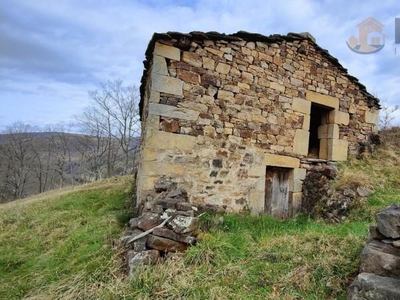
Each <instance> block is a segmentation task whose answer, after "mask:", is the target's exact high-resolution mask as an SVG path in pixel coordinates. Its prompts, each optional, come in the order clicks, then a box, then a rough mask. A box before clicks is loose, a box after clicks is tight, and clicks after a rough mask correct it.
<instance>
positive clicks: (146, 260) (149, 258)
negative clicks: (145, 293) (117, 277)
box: [128, 250, 160, 276]
mask: <svg viewBox="0 0 400 300" xmlns="http://www.w3.org/2000/svg"><path fill="white" fill-rule="evenodd" d="M159 258H160V252H159V251H158V250H148V251H142V252H136V251H132V250H131V251H129V252H128V267H129V276H131V275H132V274H133V273H134V272H135V271H136V269H137V268H138V267H139V266H143V265H150V264H154V263H156V262H157V261H158V260H159Z"/></svg>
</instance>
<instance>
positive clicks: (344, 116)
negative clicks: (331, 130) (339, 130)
mask: <svg viewBox="0 0 400 300" xmlns="http://www.w3.org/2000/svg"><path fill="white" fill-rule="evenodd" d="M349 122H350V115H349V114H348V113H345V112H342V111H339V110H336V109H334V110H331V111H330V112H329V114H328V123H335V124H340V125H349Z"/></svg>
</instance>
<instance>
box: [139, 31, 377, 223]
mask: <svg viewBox="0 0 400 300" xmlns="http://www.w3.org/2000/svg"><path fill="white" fill-rule="evenodd" d="M144 64H145V70H144V73H143V77H142V85H141V103H140V111H141V119H142V141H141V157H140V163H139V169H138V176H137V193H138V201H139V203H140V204H144V202H150V203H149V204H151V201H152V200H153V197H154V195H153V194H152V193H153V192H152V191H153V186H154V182H155V181H156V180H157V179H158V178H160V177H161V176H168V177H170V178H171V180H172V181H173V182H176V184H177V185H178V186H180V187H183V188H185V189H186V190H187V191H188V194H189V200H190V201H191V202H192V203H195V204H212V205H218V206H220V207H223V208H225V209H226V210H228V211H239V210H243V209H250V210H251V211H252V212H253V213H255V214H257V213H262V212H266V213H270V214H272V215H275V216H278V217H288V216H293V215H295V214H296V213H298V212H299V209H300V206H301V201H302V184H303V180H304V178H305V176H306V172H307V170H306V168H305V166H306V165H307V163H308V162H309V161H314V162H315V161H322V162H323V161H343V160H346V159H347V157H348V156H349V155H357V153H358V151H359V149H360V145H362V144H365V143H366V142H368V140H369V138H370V135H371V134H373V133H376V132H377V122H378V111H379V108H380V106H379V100H378V99H377V98H375V97H374V96H372V95H371V94H369V93H368V92H367V91H366V88H365V86H363V85H362V84H361V83H359V82H358V80H357V79H356V78H355V77H353V76H351V75H349V74H348V73H347V70H346V69H345V68H344V67H343V66H342V65H341V64H340V63H339V62H338V60H337V59H335V58H334V57H332V56H331V55H330V54H329V53H328V51H327V50H324V49H322V48H321V47H319V46H318V45H317V44H316V42H315V39H314V38H313V37H312V36H311V35H310V34H308V33H302V34H294V33H289V34H288V35H271V36H263V35H260V34H253V33H247V32H238V33H236V34H232V35H225V34H219V33H216V32H208V33H202V32H192V33H189V34H182V33H176V32H169V33H165V34H158V33H156V34H154V35H153V38H152V39H151V41H150V43H149V46H148V48H147V51H146V61H145V62H144Z"/></svg>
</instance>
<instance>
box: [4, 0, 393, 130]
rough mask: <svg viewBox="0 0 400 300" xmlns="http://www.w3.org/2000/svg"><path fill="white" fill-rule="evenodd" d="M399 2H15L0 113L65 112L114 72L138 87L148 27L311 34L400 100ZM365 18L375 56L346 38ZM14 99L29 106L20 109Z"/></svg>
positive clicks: (7, 16) (8, 20) (7, 24)
mask: <svg viewBox="0 0 400 300" xmlns="http://www.w3.org/2000/svg"><path fill="white" fill-rule="evenodd" d="M397 5H398V4H397V1H395V0H387V1H385V2H377V1H372V0H367V1H363V2H362V3H360V2H357V1H353V2H349V1H347V0H346V1H345V0H335V1H333V0H320V1H317V0H288V1H285V2H284V3H282V2H279V1H266V0H248V1H242V0H221V1H215V0H198V1H189V0H164V1H160V0H146V1H145V0H136V1H135V0H133V1H132V0H98V1H81V0H58V1H54V0H41V1H31V0H14V1H13V5H8V6H3V7H2V8H0V18H1V20H2V23H1V24H0V45H3V46H2V47H0V110H1V111H0V114H1V115H2V116H7V120H11V119H17V118H18V119H24V118H25V117H29V116H31V115H32V114H31V113H30V112H35V116H37V118H40V119H46V118H50V115H54V116H57V115H62V116H63V118H65V117H64V116H65V115H67V114H68V113H70V114H73V113H76V110H77V109H80V108H81V106H82V105H81V104H82V103H87V101H88V98H87V90H93V89H95V88H96V87H97V86H98V83H100V82H103V81H106V80H109V79H110V80H114V79H117V78H120V79H122V80H124V81H125V83H135V84H136V85H139V81H140V77H141V74H142V70H143V64H142V61H143V59H144V52H145V49H146V47H147V44H148V42H149V40H150V38H151V36H152V34H153V33H154V32H166V31H180V32H189V31H195V30H196V31H219V32H224V33H234V32H237V31H239V30H246V31H250V32H258V33H261V34H265V35H269V34H274V33H280V34H286V33H288V32H303V31H309V32H310V33H311V34H312V35H313V36H314V37H315V38H316V39H317V42H318V44H319V45H320V46H321V47H323V48H326V49H328V50H329V52H330V53H331V54H332V55H333V56H335V57H337V58H338V59H339V61H340V62H341V63H342V64H343V65H344V66H345V67H346V68H348V69H349V73H350V74H351V75H355V76H357V77H359V79H360V81H361V82H362V83H364V84H365V85H366V86H367V88H368V89H369V90H370V91H372V92H377V93H378V94H379V96H381V95H382V97H385V98H388V99H389V101H390V102H391V103H394V102H395V101H394V99H398V98H399V96H400V91H399V88H398V87H397V86H396V79H397V78H398V76H399V75H400V74H399V71H398V70H399V68H398V66H399V63H400V55H399V56H395V55H394V54H393V48H394V47H393V27H392V26H394V18H395V17H396V15H395V14H396V11H397V10H396V8H397ZM370 16H372V17H375V18H376V19H377V20H379V21H380V22H382V23H383V24H384V25H385V32H387V35H388V41H387V45H386V46H385V48H384V49H383V50H382V51H381V52H379V53H377V54H375V55H366V56H362V55H358V54H355V53H353V52H351V51H350V50H349V49H348V48H347V45H346V40H347V39H348V38H349V37H350V36H351V35H352V34H356V33H357V28H356V26H357V24H358V23H359V22H361V21H362V20H364V19H366V18H368V17H370ZM4 45H5V46H4ZM398 50H399V53H400V47H399V49H398ZM5 99H7V101H6V100H5ZM15 99H17V100H15ZM31 99H34V101H33V100H31ZM51 99H52V100H51ZM16 103H18V105H25V106H26V107H27V109H26V111H24V112H22V111H21V112H18V110H16V109H15V108H14V106H15V105H16ZM33 103H35V105H39V106H40V103H43V104H44V105H45V109H42V110H40V111H39V110H37V109H36V108H35V107H33ZM51 103H57V105H51ZM58 103H62V104H63V105H60V104H58ZM64 104H65V105H64ZM28 107H30V110H29V109H28ZM60 110H62V111H60ZM35 118H36V117H35ZM3 119H4V118H3ZM31 119H34V118H31ZM1 122H2V121H1V118H0V128H1Z"/></svg>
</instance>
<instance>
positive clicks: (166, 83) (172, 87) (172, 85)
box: [151, 74, 183, 96]
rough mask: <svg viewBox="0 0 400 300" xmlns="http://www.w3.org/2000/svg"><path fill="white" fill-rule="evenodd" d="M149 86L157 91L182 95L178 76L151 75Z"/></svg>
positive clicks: (181, 86) (181, 82)
mask: <svg viewBox="0 0 400 300" xmlns="http://www.w3.org/2000/svg"><path fill="white" fill-rule="evenodd" d="M151 87H152V89H153V90H154V91H157V92H162V93H167V94H172V95H176V96H182V95H183V81H182V80H180V79H178V78H174V77H169V76H164V75H160V74H154V75H153V76H152V77H151Z"/></svg>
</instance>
